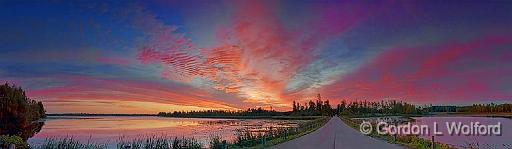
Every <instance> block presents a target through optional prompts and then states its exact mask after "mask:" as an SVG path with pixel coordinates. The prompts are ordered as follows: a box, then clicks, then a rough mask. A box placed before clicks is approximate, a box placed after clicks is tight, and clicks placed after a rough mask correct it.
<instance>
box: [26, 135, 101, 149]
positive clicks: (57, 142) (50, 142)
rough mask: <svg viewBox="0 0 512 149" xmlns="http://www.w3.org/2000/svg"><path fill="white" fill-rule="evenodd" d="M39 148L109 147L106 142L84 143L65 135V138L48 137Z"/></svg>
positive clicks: (84, 148) (93, 148)
mask: <svg viewBox="0 0 512 149" xmlns="http://www.w3.org/2000/svg"><path fill="white" fill-rule="evenodd" d="M36 148H38V149H63V148H65V149H103V148H107V146H106V145H104V144H91V143H87V144H83V143H80V142H79V141H77V140H75V139H73V138H72V137H65V138H59V139H57V138H50V139H46V140H45V141H44V143H43V144H42V145H41V146H39V147H36Z"/></svg>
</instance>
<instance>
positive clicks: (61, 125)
mask: <svg viewBox="0 0 512 149" xmlns="http://www.w3.org/2000/svg"><path fill="white" fill-rule="evenodd" d="M300 122H304V121H298V120H261V119H259V120H258V119H257V120H235V119H200V118H164V117H152V116H144V117H135V116H134V117H131V116H120V117H117V116H98V117H71V116H62V117H57V116H56V117H49V118H48V119H47V120H46V122H45V125H44V126H43V128H42V130H41V131H40V132H39V133H37V134H36V135H35V136H34V137H32V138H30V139H29V140H28V142H29V143H30V144H31V145H40V144H41V143H42V142H44V140H45V139H46V138H63V137H69V136H71V137H73V138H75V139H77V140H79V141H81V142H84V143H87V142H94V143H101V144H108V145H109V146H111V147H112V146H113V147H115V145H116V142H117V141H118V140H119V139H120V138H121V137H122V138H123V140H132V139H135V138H144V137H151V136H167V137H182V136H185V137H194V138H195V139H198V140H200V141H201V142H203V144H204V145H207V143H208V141H209V138H210V137H211V136H212V135H217V136H220V137H222V138H223V139H226V140H232V139H234V136H235V134H236V130H237V129H250V130H252V131H258V130H261V129H264V128H268V127H296V126H297V124H298V123H300Z"/></svg>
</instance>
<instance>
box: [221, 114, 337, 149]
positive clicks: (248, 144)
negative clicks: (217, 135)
mask: <svg viewBox="0 0 512 149" xmlns="http://www.w3.org/2000/svg"><path fill="white" fill-rule="evenodd" d="M328 120H329V117H322V118H318V119H315V120H311V121H307V122H304V123H299V124H298V127H268V128H266V129H264V130H261V131H256V132H254V131H251V130H249V129H239V130H237V133H236V139H235V141H234V142H233V143H232V144H230V148H264V147H268V146H272V145H276V144H279V143H282V142H286V141H289V140H292V139H295V138H298V137H300V136H303V135H305V134H307V133H309V132H312V131H314V130H316V129H318V128H320V127H322V126H323V125H324V124H325V123H326V122H327V121H328Z"/></svg>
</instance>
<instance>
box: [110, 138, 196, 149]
mask: <svg viewBox="0 0 512 149" xmlns="http://www.w3.org/2000/svg"><path fill="white" fill-rule="evenodd" d="M117 148H118V149H127V148H129V149H200V148H202V144H201V143H200V142H199V141H198V140H196V139H194V138H186V137H181V138H178V137H174V138H167V137H157V136H153V137H148V138H145V139H135V140H131V141H124V140H120V141H119V142H118V143H117Z"/></svg>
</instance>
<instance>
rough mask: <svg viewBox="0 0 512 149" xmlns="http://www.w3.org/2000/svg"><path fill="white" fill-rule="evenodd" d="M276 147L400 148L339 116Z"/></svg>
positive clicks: (324, 148)
mask: <svg viewBox="0 0 512 149" xmlns="http://www.w3.org/2000/svg"><path fill="white" fill-rule="evenodd" d="M271 148H276V149H332V148H349V149H350V148H357V149H395V148H396V149H399V148H403V147H401V146H399V145H395V144H389V143H387V142H385V141H382V140H377V139H374V138H372V137H369V136H366V135H363V134H362V133H360V132H359V131H356V130H354V129H353V128H350V127H349V126H348V125H346V124H345V123H343V121H341V119H340V118H339V117H337V116H335V117H333V118H331V119H330V120H329V122H327V123H326V124H325V125H324V126H323V127H321V128H320V129H318V130H316V131H314V132H312V133H310V134H307V135H305V136H302V137H300V138H297V139H294V140H291V141H288V142H285V143H282V144H278V145H276V146H273V147H271Z"/></svg>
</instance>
